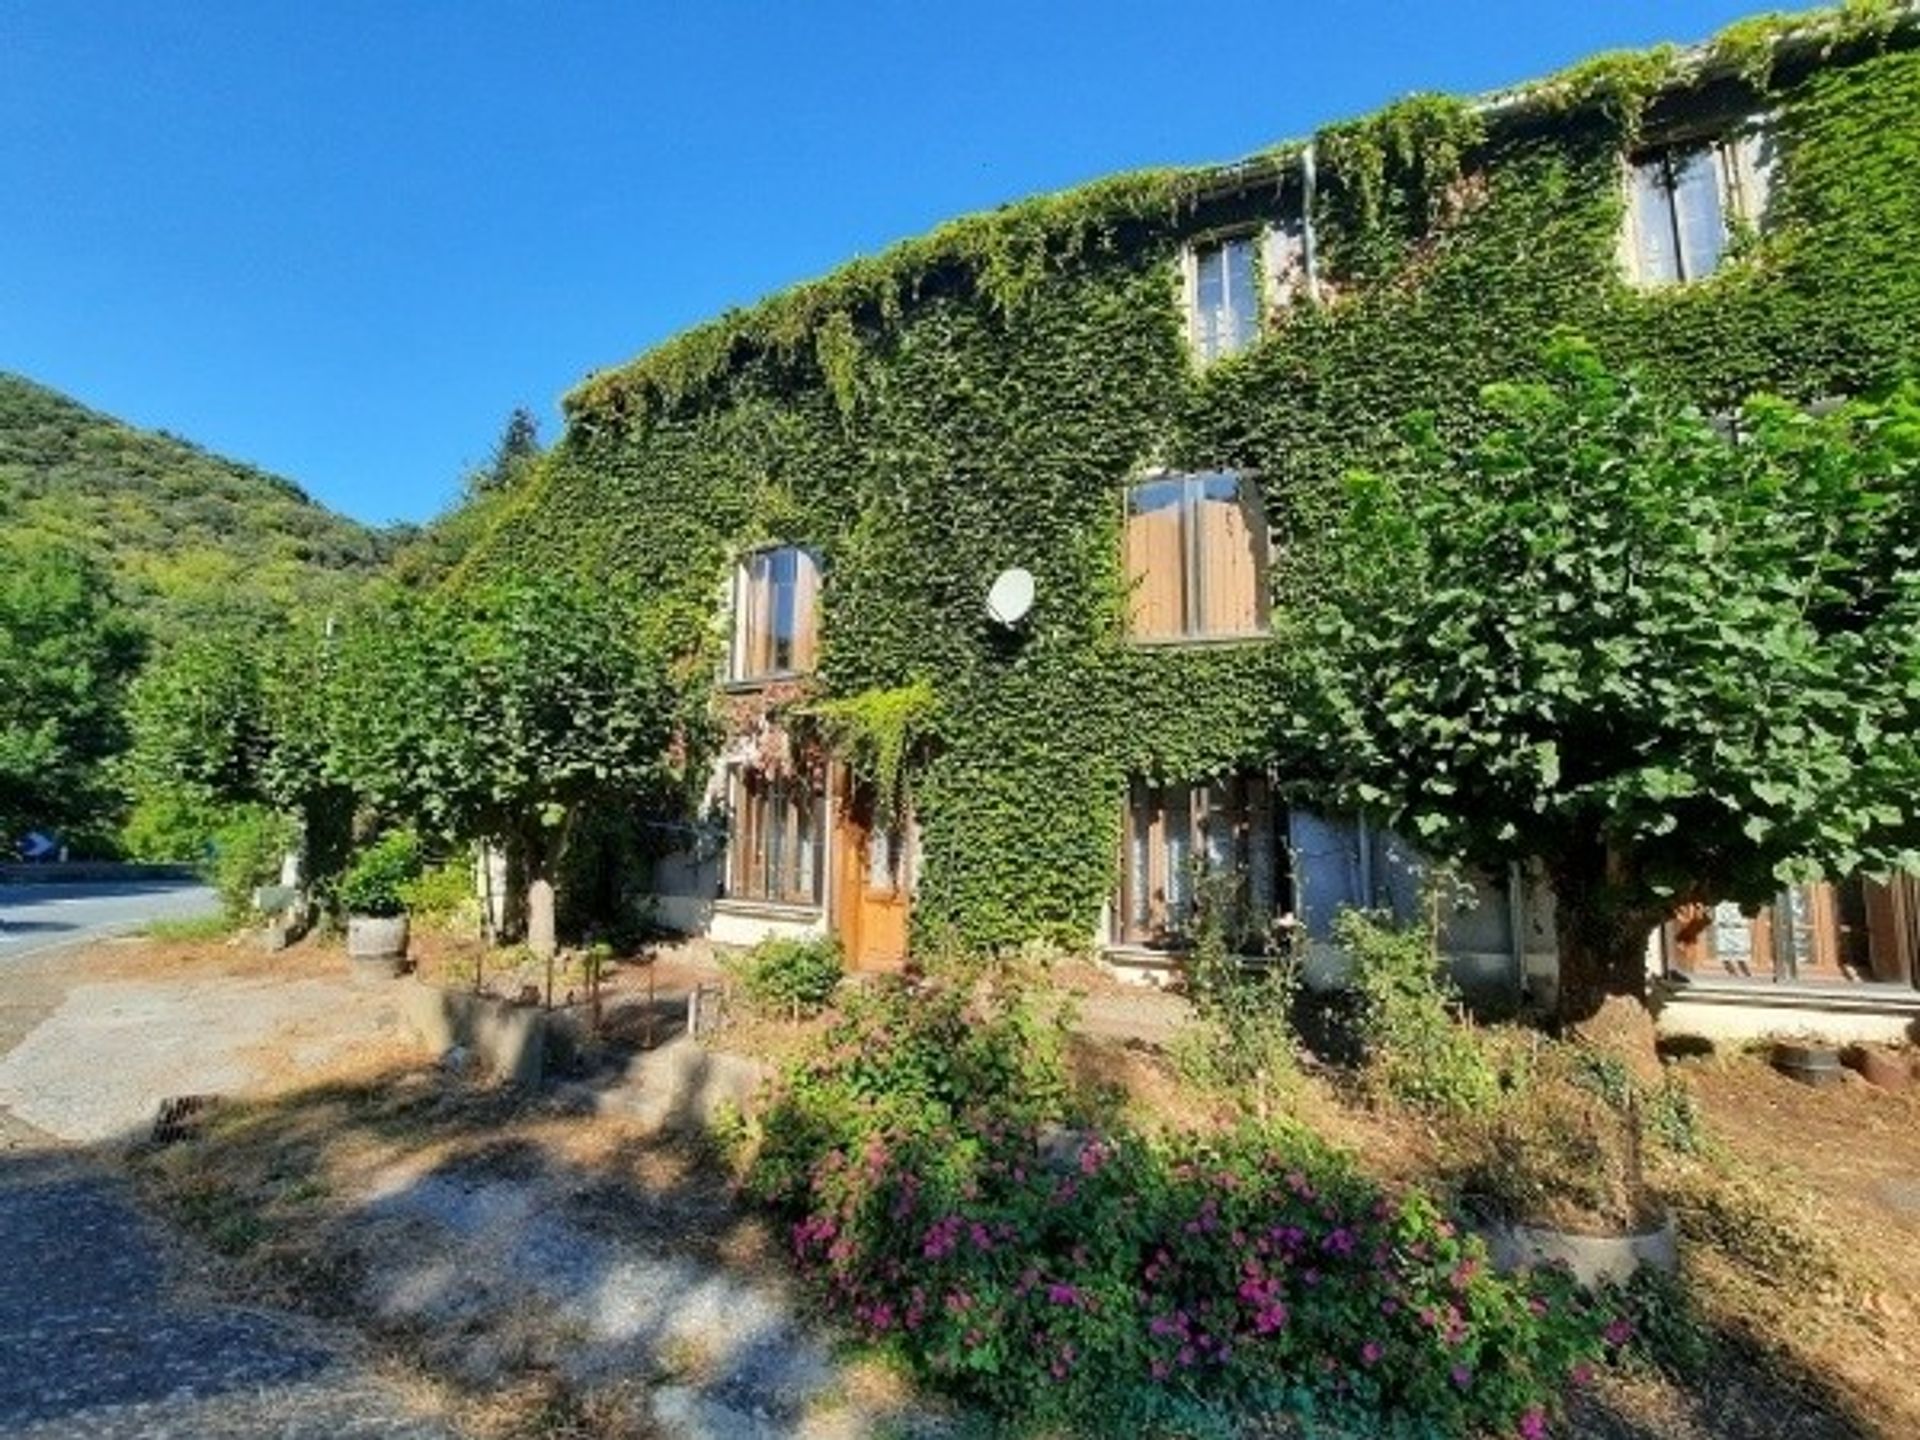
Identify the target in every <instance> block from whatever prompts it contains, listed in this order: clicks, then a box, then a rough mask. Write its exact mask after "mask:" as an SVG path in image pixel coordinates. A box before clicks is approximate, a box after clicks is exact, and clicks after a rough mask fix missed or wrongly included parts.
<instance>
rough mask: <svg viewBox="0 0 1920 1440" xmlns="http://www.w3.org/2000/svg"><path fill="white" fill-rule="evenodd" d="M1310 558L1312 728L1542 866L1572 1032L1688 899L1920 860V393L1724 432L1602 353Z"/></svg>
mask: <svg viewBox="0 0 1920 1440" xmlns="http://www.w3.org/2000/svg"><path fill="white" fill-rule="evenodd" d="M1485 402H1486V404H1487V406H1488V407H1489V409H1490V410H1491V411H1492V413H1493V415H1494V416H1495V417H1496V421H1497V424H1496V427H1495V429H1494V430H1493V432H1492V433H1491V434H1489V435H1488V436H1487V438H1486V439H1485V440H1484V441H1483V442H1482V443H1480V444H1478V445H1476V446H1474V447H1473V448H1472V449H1471V450H1469V451H1468V452H1467V453H1464V454H1455V453H1449V452H1448V451H1447V450H1446V449H1445V448H1444V447H1443V446H1442V445H1441V444H1440V443H1439V441H1438V440H1437V438H1436V437H1435V434H1434V432H1433V430H1432V427H1431V426H1426V427H1424V428H1422V429H1420V430H1418V431H1416V433H1415V435H1414V436H1413V437H1412V438H1411V439H1410V440H1409V442H1408V445H1407V448H1406V449H1405V451H1404V453H1403V454H1402V456H1401V457H1400V461H1399V463H1397V464H1394V465H1391V466H1388V467H1386V468H1385V469H1384V470H1383V471H1382V472H1381V473H1374V474H1360V475H1354V476H1351V477H1349V479H1348V481H1347V482H1346V485H1345V488H1344V491H1343V493H1342V495H1341V496H1340V497H1339V500H1338V503H1336V504H1334V505H1332V506H1330V507H1328V508H1327V510H1326V511H1325V513H1324V514H1323V515H1322V516H1321V521H1320V523H1319V524H1318V525H1317V526H1315V527H1309V531H1308V533H1307V534H1304V535H1303V536H1302V538H1301V541H1300V543H1299V544H1298V545H1296V546H1294V547H1292V551H1291V558H1290V560H1289V563H1288V564H1287V566H1286V567H1285V573H1284V575H1283V580H1282V584H1283V588H1285V589H1286V590H1288V591H1289V592H1290V598H1291V603H1290V604H1288V605H1287V606H1285V610H1286V612H1287V613H1288V615H1289V616H1290V617H1291V618H1290V619H1289V620H1288V621H1286V622H1284V623H1285V624H1287V625H1288V626H1290V627H1291V633H1290V634H1289V635H1287V636H1286V637H1285V640H1284V643H1286V644H1287V645H1288V647H1289V650H1290V653H1291V654H1292V655H1293V656H1294V657H1295V664H1294V678H1295V680H1296V682H1297V689H1296V693H1295V696H1294V700H1295V704H1294V705H1293V706H1292V707H1291V708H1290V709H1289V710H1288V712H1287V713H1286V715H1284V716H1283V718H1282V722H1281V723H1282V729H1283V731H1284V732H1285V733H1286V734H1287V736H1288V737H1289V739H1290V741H1291V742H1292V748H1293V750H1294V753H1295V754H1296V756H1297V757H1298V759H1299V760H1300V762H1301V764H1302V766H1303V767H1305V768H1309V769H1317V770H1318V771H1319V772H1320V774H1321V776H1322V778H1323V779H1325V780H1327V781H1329V782H1331V784H1332V785H1333V786H1334V788H1335V789H1336V790H1337V791H1338V792H1339V793H1340V794H1342V795H1343V796H1344V797H1345V798H1346V799H1347V800H1348V801H1349V802H1350V803H1353V804H1355V805H1356V806H1360V807H1363V808H1366V809H1369V810H1373V811H1376V812H1379V813H1381V814H1382V816H1383V818H1384V819H1385V820H1387V821H1388V822H1389V823H1391V824H1393V825H1394V826H1396V827H1398V828H1401V829H1403V830H1404V831H1406V832H1407V833H1410V834H1412V835H1415V836H1418V837H1419V838H1420V839H1421V840H1422V841H1423V842H1425V843H1426V844H1428V845H1429V846H1431V847H1432V848H1434V849H1436V850H1438V851H1441V852H1444V853H1450V854H1453V855H1456V856H1458V857H1460V858H1462V859H1465V860H1467V861H1469V862H1471V863H1475V864H1478V865H1482V866H1485V867H1488V868H1489V869H1495V870H1498V869H1499V868H1502V867H1504V866H1505V864H1506V863H1507V862H1509V861H1511V860H1522V861H1535V862H1538V863H1539V864H1540V865H1541V866H1542V867H1543V869H1544V870H1545V872H1546V875H1547V876H1548V878H1549V879H1550V881H1551V883H1552V885H1553V888H1554V892H1555V896H1556V900H1557V904H1558V916H1559V935H1560V940H1559V950H1560V1006H1561V1017H1562V1019H1563V1020H1565V1021H1567V1022H1570V1023H1575V1024H1578V1023H1580V1022H1584V1021H1587V1020H1590V1019H1591V1018H1592V1017H1593V1016H1594V1015H1595V1014H1596V1013H1597V1012H1598V1011H1599V1010H1600V1009H1601V1008H1602V1006H1603V1004H1604V1002H1605V1001H1606V1000H1607V999H1608V998H1609V997H1612V996H1631V997H1635V998H1638V999H1643V998H1644V989H1645V958H1644V957H1645V944H1646V937H1647V935H1648V932H1649V931H1650V930H1651V928H1652V927H1653V926H1655V925H1657V924H1658V923H1659V922H1660V921H1661V920H1662V919H1664V918H1665V917H1666V916H1667V915H1668V914H1670V913H1671V912H1672V910H1673V908H1674V906H1675V905H1676V904H1678V903H1680V902H1683V901H1688V900H1704V899H1719V898H1728V899H1734V900H1737V901H1740V902H1742V903H1743V904H1747V905H1750V906H1751V905H1758V904H1760V903H1762V902H1763V901H1764V900H1765V899H1766V898H1767V897H1768V896H1769V895H1771V894H1772V893H1773V892H1774V891H1776V890H1777V888H1778V887H1779V885H1780V884H1781V882H1782V881H1784V880H1789V879H1793V878H1804V877H1805V876H1807V875H1809V874H1812V873H1818V872H1824V873H1827V874H1843V873H1846V872H1849V871H1852V870H1855V869H1857V868H1862V867H1865V868H1870V869H1872V868H1890V867H1894V866H1907V865H1912V864H1914V863H1915V861H1916V859H1920V856H1917V855H1916V850H1915V846H1916V840H1917V839H1920V815H1917V813H1916V805H1920V471H1917V466H1920V391H1916V390H1913V389H1905V390H1902V391H1899V392H1898V393H1896V394H1894V395H1893V396H1891V397H1890V398H1888V399H1886V400H1885V401H1883V402H1880V403H1864V402H1857V403H1853V404H1849V405H1847V406H1845V407H1843V408H1842V409H1840V410H1839V411H1838V412H1836V413H1833V414H1829V415H1827V416H1824V417H1818V418H1816V417H1814V416H1810V415H1808V414H1805V413H1803V412H1801V411H1800V410H1798V409H1796V408H1794V407H1792V406H1790V405H1788V404H1786V403H1784V402H1782V401H1779V400H1768V399H1757V400H1754V401H1753V402H1751V403H1750V404H1749V405H1748V406H1747V407H1746V408H1745V410H1744V411H1743V412H1742V415H1741V417H1740V420H1739V422H1738V425H1737V427H1727V426H1716V425H1715V424H1713V423H1711V422H1710V421H1709V420H1707V419H1706V418H1704V417H1702V416H1701V415H1699V414H1698V413H1696V412H1694V411H1692V410H1689V409H1687V408H1685V407H1684V406H1682V405H1681V404H1679V403H1678V402H1677V401H1676V400H1674V399H1673V398H1671V397H1669V396H1667V395H1665V394H1663V393H1661V392H1660V391H1659V390H1657V389H1656V388H1654V387H1653V386H1652V385H1650V384H1649V383H1648V382H1647V381H1646V379H1645V378H1644V377H1642V376H1639V375H1635V374H1629V375H1626V376H1616V375H1614V374H1611V373H1609V372H1608V371H1607V369H1606V368H1605V367H1604V366H1603V365H1602V364H1601V363H1600V361H1599V360H1598V359H1597V358H1596V356H1595V355H1594V353H1593V352H1592V351H1591V350H1590V349H1588V348H1586V347H1585V346H1583V345H1581V344H1579V343H1578V342H1573V341H1565V342H1561V343H1559V344H1557V345H1556V346H1555V347H1554V348H1553V350H1552V351H1551V352H1550V354H1549V357H1548V366H1547V376H1546V378H1545V379H1544V380H1543V381H1541V382H1538V383H1528V384H1509V385H1503V386H1496V387H1493V388H1491V389H1490V390H1489V391H1488V392H1487V394H1486V396H1485Z"/></svg>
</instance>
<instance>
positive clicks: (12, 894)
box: [0, 880, 220, 960]
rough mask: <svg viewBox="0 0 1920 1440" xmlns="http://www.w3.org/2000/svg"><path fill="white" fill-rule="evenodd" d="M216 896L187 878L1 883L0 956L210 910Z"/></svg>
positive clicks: (15, 955)
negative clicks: (58, 883)
mask: <svg viewBox="0 0 1920 1440" xmlns="http://www.w3.org/2000/svg"><path fill="white" fill-rule="evenodd" d="M219 908H220V901H219V897H217V896H216V895H215V894H214V893H213V891H212V890H210V889H208V888H207V887H206V886H205V885H202V884H199V883H198V882H197V881H192V880H110V881H98V882H95V881H82V882H76V883H74V884H64V885H0V960H12V959H18V958H20V957H22V956H26V955H31V954H34V953H35V952H36V951H40V950H50V949H52V948H54V947H55V946H58V945H70V944H72V943H73V942H74V941H76V940H90V939H96V938H98V937H100V936H102V935H115V934H121V933H124V932H126V931H129V930H138V929H139V928H140V927H141V926H142V925H145V924H146V923H147V922H148V921H150V920H188V919H192V918H194V917H195V916H199V915H211V914H213V913H214V912H215V911H216V910H218V909H219Z"/></svg>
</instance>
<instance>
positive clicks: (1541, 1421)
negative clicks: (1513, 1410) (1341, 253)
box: [1520, 1405, 1547, 1440]
mask: <svg viewBox="0 0 1920 1440" xmlns="http://www.w3.org/2000/svg"><path fill="white" fill-rule="evenodd" d="M1546 1433H1547V1412H1546V1411H1544V1410H1542V1409H1541V1408H1540V1407H1539V1406H1538V1405H1535V1406H1534V1407H1533V1408H1532V1409H1531V1410H1529V1411H1527V1413H1526V1414H1524V1415H1522V1416H1521V1417H1520V1436H1521V1440H1545V1436H1546Z"/></svg>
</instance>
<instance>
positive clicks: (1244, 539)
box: [1192, 474, 1265, 635]
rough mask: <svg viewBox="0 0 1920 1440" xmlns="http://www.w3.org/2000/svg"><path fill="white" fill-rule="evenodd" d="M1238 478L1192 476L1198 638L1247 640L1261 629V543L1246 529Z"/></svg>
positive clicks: (1247, 518) (1249, 527)
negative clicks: (1238, 638)
mask: <svg viewBox="0 0 1920 1440" xmlns="http://www.w3.org/2000/svg"><path fill="white" fill-rule="evenodd" d="M1246 488H1248V487H1247V486H1246V483H1245V481H1243V480H1242V479H1241V478H1240V477H1239V476H1237V475H1230V474H1228V475H1206V476H1196V477H1195V480H1194V484H1193V489H1192V494H1193V497H1194V507H1193V515H1194V524H1195V531H1196V537H1197V539H1196V544H1195V546H1194V550H1195V562H1196V564H1197V566H1198V568H1199V574H1200V583H1199V585H1198V586H1197V587H1196V588H1197V589H1198V591H1199V596H1200V608H1199V614H1198V616H1197V617H1196V619H1197V622H1198V623H1197V625H1196V626H1195V627H1194V628H1195V629H1196V630H1197V631H1198V633H1200V634H1203V635H1247V634H1251V633H1253V632H1254V631H1256V630H1258V629H1259V626H1260V608H1261V607H1260V587H1261V580H1260V570H1261V567H1260V563H1259V562H1260V552H1261V550H1263V549H1264V548H1265V547H1264V545H1259V546H1256V541H1258V540H1261V539H1263V538H1264V537H1263V536H1262V535H1261V534H1259V533H1258V532H1257V531H1256V529H1255V527H1254V525H1253V524H1252V523H1251V517H1250V516H1249V514H1248V507H1247V505H1246V502H1245V498H1244V494H1243V492H1244V490H1245V489H1246Z"/></svg>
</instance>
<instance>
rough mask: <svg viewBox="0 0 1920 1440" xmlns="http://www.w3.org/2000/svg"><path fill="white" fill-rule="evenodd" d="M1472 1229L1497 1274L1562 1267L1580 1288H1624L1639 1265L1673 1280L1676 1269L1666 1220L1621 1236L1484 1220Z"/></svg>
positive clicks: (1676, 1250) (1674, 1243)
mask: <svg viewBox="0 0 1920 1440" xmlns="http://www.w3.org/2000/svg"><path fill="white" fill-rule="evenodd" d="M1474 1229H1475V1230H1476V1231H1477V1232H1478V1233H1479V1235H1480V1237H1481V1238H1482V1239H1483V1240H1485V1241H1486V1242H1487V1254H1488V1257H1489V1258H1490V1259H1491V1260H1492V1261H1493V1265H1494V1268H1495V1269H1496V1270H1501V1271H1509V1272H1510V1271H1514V1270H1522V1269H1526V1268H1528V1267H1530V1266H1535V1265H1554V1264H1558V1265H1564V1266H1566V1267H1567V1269H1568V1270H1570V1271H1572V1272H1573V1278H1574V1279H1576V1280H1578V1281H1579V1282H1580V1283H1581V1284H1582V1285H1587V1286H1592V1285H1596V1284H1598V1283H1599V1282H1600V1281H1602V1280H1610V1281H1613V1282H1614V1283H1615V1284H1620V1285H1624V1284H1625V1283H1626V1282H1627V1281H1628V1280H1630V1279H1632V1278H1633V1273H1634V1271H1636V1270H1638V1269H1639V1268H1640V1267H1641V1266H1642V1265H1646V1266H1649V1267H1651V1268H1652V1269H1654V1270H1658V1271H1660V1272H1661V1273H1662V1274H1665V1275H1671V1274H1672V1273H1673V1272H1674V1271H1675V1270H1676V1269H1678V1268H1679V1265H1680V1241H1679V1236H1678V1235H1677V1234H1676V1233H1675V1231H1674V1228H1673V1217H1672V1216H1671V1215H1669V1216H1668V1217H1667V1218H1666V1219H1665V1220H1663V1221H1662V1222H1661V1223H1660V1224H1659V1225H1657V1226H1655V1227H1654V1228H1653V1229H1651V1230H1639V1231H1632V1232H1629V1233H1628V1234H1625V1235H1579V1234H1575V1233H1574V1232H1573V1231H1571V1230H1557V1229H1554V1228H1553V1227H1551V1226H1547V1225H1523V1224H1520V1223H1519V1222H1518V1221H1507V1220H1490V1221H1483V1222H1482V1223H1480V1224H1478V1225H1476V1226H1475V1227H1474Z"/></svg>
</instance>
